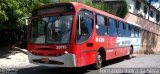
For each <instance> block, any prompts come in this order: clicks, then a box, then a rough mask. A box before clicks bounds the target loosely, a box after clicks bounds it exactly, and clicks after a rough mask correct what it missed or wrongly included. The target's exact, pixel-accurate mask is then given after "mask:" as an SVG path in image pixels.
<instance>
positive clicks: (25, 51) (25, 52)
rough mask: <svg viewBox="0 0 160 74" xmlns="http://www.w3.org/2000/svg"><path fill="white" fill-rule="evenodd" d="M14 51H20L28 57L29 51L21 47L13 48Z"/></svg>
mask: <svg viewBox="0 0 160 74" xmlns="http://www.w3.org/2000/svg"><path fill="white" fill-rule="evenodd" d="M13 48H14V49H18V50H19V51H21V52H22V53H24V54H26V55H27V52H28V51H27V49H21V48H19V47H13Z"/></svg>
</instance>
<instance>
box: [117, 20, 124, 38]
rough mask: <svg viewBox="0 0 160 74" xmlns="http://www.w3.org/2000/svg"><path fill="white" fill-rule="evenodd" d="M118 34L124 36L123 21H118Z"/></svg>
mask: <svg viewBox="0 0 160 74" xmlns="http://www.w3.org/2000/svg"><path fill="white" fill-rule="evenodd" d="M118 36H124V30H123V22H118Z"/></svg>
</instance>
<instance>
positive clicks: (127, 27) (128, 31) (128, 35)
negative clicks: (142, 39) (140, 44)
mask: <svg viewBox="0 0 160 74" xmlns="http://www.w3.org/2000/svg"><path fill="white" fill-rule="evenodd" d="M125 36H126V37H130V36H131V32H130V30H129V24H126V30H125Z"/></svg>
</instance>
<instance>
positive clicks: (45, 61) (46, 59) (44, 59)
mask: <svg viewBox="0 0 160 74" xmlns="http://www.w3.org/2000/svg"><path fill="white" fill-rule="evenodd" d="M41 61H42V62H44V63H49V59H48V58H42V59H41Z"/></svg>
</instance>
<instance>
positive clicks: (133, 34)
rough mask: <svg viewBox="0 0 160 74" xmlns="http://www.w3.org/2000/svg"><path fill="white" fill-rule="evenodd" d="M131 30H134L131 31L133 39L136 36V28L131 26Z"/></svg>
mask: <svg viewBox="0 0 160 74" xmlns="http://www.w3.org/2000/svg"><path fill="white" fill-rule="evenodd" d="M131 28H132V29H131V37H134V36H135V33H134V28H135V27H134V26H131Z"/></svg>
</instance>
